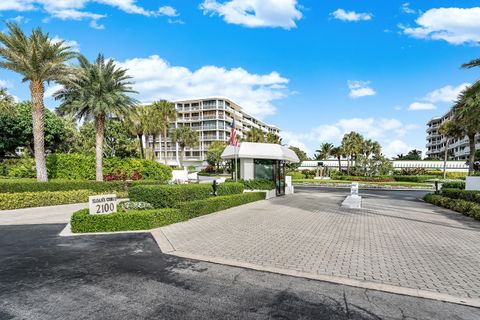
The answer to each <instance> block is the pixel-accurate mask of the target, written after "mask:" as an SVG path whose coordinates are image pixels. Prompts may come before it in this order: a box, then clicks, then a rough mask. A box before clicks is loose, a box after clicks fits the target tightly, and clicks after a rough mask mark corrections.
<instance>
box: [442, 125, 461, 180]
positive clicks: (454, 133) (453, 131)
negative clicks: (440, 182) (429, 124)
mask: <svg viewBox="0 0 480 320" xmlns="http://www.w3.org/2000/svg"><path fill="white" fill-rule="evenodd" d="M438 132H439V133H440V134H441V135H443V136H444V138H445V155H444V159H443V179H446V178H447V160H448V147H449V145H450V139H452V138H460V137H462V136H463V132H462V128H460V127H459V126H458V125H457V124H456V123H455V122H454V121H452V120H449V121H445V122H444V123H443V124H442V125H441V126H440V128H438Z"/></svg>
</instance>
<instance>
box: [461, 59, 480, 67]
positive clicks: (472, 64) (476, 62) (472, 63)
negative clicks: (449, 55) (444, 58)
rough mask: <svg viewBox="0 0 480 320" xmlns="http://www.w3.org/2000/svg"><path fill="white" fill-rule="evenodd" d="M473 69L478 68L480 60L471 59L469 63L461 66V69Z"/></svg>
mask: <svg viewBox="0 0 480 320" xmlns="http://www.w3.org/2000/svg"><path fill="white" fill-rule="evenodd" d="M475 67H480V59H473V60H472V61H470V62H467V63H464V64H462V68H467V69H470V68H475Z"/></svg>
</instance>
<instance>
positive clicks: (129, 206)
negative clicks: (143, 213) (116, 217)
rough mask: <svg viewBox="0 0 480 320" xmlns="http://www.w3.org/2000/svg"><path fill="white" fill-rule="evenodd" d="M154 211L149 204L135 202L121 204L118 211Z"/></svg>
mask: <svg viewBox="0 0 480 320" xmlns="http://www.w3.org/2000/svg"><path fill="white" fill-rule="evenodd" d="M150 209H154V208H153V206H152V205H151V204H150V203H148V202H141V201H140V202H135V201H124V202H120V203H119V205H118V211H123V212H127V211H130V210H150Z"/></svg>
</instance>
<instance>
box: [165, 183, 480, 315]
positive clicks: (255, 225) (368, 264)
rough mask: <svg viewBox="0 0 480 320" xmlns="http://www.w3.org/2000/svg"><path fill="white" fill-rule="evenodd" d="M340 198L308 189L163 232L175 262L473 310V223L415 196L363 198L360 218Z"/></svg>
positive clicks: (476, 286) (476, 241)
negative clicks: (372, 287) (253, 270)
mask: <svg viewBox="0 0 480 320" xmlns="http://www.w3.org/2000/svg"><path fill="white" fill-rule="evenodd" d="M346 192H347V191H346V190H328V189H314V188H312V189H310V190H306V189H305V190H301V191H300V192H298V193H297V194H295V195H293V196H287V197H282V198H275V199H271V200H268V201H260V202H256V203H252V204H248V205H245V206H241V207H237V208H233V209H230V210H226V211H223V212H219V213H216V214H211V215H207V216H204V217H200V218H197V219H193V220H190V221H187V222H184V223H179V224H174V225H171V226H167V227H164V228H161V230H162V231H163V234H164V235H165V236H166V238H167V239H168V241H169V243H170V244H171V245H172V246H173V248H172V250H174V251H173V252H172V253H173V254H178V255H184V256H185V255H186V256H188V255H189V254H190V255H191V256H192V257H205V258H206V259H208V260H210V261H217V262H222V261H228V263H230V264H236V262H238V265H251V266H259V267H265V268H266V270H277V269H278V270H285V271H287V270H289V271H294V272H298V273H299V274H302V275H312V276H313V278H315V276H320V279H326V280H329V279H330V278H328V277H332V279H337V278H338V279H348V280H353V281H355V282H354V283H353V284H354V285H359V286H362V283H365V284H380V286H379V287H378V289H380V290H382V289H383V288H382V287H381V285H386V286H385V288H386V290H387V291H393V292H398V293H405V294H414V295H415V292H417V291H418V292H420V293H421V292H424V293H425V292H426V293H427V295H424V294H419V296H424V297H433V298H438V299H443V298H442V297H444V296H445V297H447V299H443V300H447V301H448V300H449V299H448V297H459V298H466V299H465V301H467V300H469V301H470V302H466V303H469V304H473V305H476V304H478V305H479V306H480V304H479V303H480V276H479V270H480V223H479V222H477V221H474V220H472V219H469V218H466V217H463V216H461V215H459V214H457V213H454V212H452V211H449V210H443V209H440V208H437V207H434V206H432V205H430V204H426V203H424V202H422V201H420V200H417V198H418V197H421V195H422V193H418V192H405V191H398V192H395V191H375V192H373V191H372V192H366V191H364V192H363V196H364V201H363V209H361V210H351V209H342V208H340V206H339V205H340V203H341V201H342V200H343V199H344V197H345V195H346ZM321 276H327V278H322V277H321ZM332 281H334V280H332ZM347 284H348V282H347ZM366 287H368V286H366ZM389 288H390V289H391V288H398V289H399V290H390V289H389ZM402 288H407V289H408V290H406V291H405V292H403V291H402V290H401V289H402ZM429 293H432V296H430V295H429ZM450 301H454V302H455V299H453V300H451V299H450ZM461 301H462V300H459V301H456V302H461ZM472 301H473V302H472Z"/></svg>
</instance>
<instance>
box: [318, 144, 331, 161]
mask: <svg viewBox="0 0 480 320" xmlns="http://www.w3.org/2000/svg"><path fill="white" fill-rule="evenodd" d="M332 149H333V144H331V143H327V142H324V143H322V144H321V145H320V149H318V150H316V151H315V152H317V155H316V159H317V160H326V159H328V158H329V157H330V155H331V154H332Z"/></svg>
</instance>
